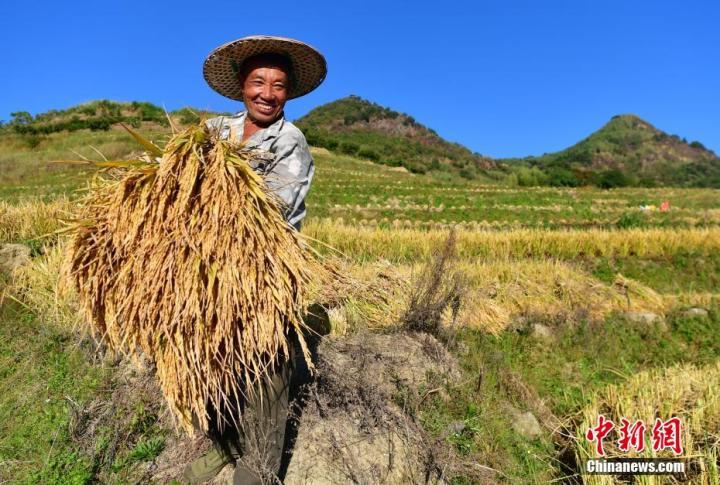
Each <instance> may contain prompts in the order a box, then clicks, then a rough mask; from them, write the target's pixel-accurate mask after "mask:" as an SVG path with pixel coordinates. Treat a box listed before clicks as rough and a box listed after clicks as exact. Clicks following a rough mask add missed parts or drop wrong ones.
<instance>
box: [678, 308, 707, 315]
mask: <svg viewBox="0 0 720 485" xmlns="http://www.w3.org/2000/svg"><path fill="white" fill-rule="evenodd" d="M682 316H684V317H707V316H708V311H707V310H706V309H704V308H699V307H693V308H688V309H687V310H684V311H683V312H682Z"/></svg>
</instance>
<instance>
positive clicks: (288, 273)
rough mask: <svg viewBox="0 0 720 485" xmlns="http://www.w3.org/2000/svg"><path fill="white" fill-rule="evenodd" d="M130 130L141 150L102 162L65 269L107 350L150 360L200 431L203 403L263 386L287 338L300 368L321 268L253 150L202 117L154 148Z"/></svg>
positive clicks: (235, 400) (285, 354) (170, 396)
mask: <svg viewBox="0 0 720 485" xmlns="http://www.w3.org/2000/svg"><path fill="white" fill-rule="evenodd" d="M130 131H131V130H130ZM131 134H132V135H133V136H134V137H135V138H136V139H137V140H138V141H140V142H141V143H142V144H143V146H144V147H145V149H146V150H148V152H149V154H148V155H147V156H145V157H143V158H141V159H139V160H132V161H124V162H105V163H102V164H100V165H104V166H107V167H110V170H111V172H114V173H115V176H114V177H113V178H112V179H111V180H107V179H104V180H102V181H99V182H97V183H96V185H95V186H94V187H93V188H92V190H91V191H90V193H89V195H88V196H87V198H86V200H85V204H84V208H83V209H82V212H81V214H80V217H79V219H78V220H77V221H76V223H75V225H74V227H73V230H72V232H73V238H72V241H71V242H70V244H69V245H68V250H67V257H66V265H65V268H64V274H66V275H67V277H68V280H69V281H70V282H71V284H72V286H74V288H75V290H76V292H77V295H78V299H79V303H80V306H81V308H82V309H83V311H84V313H85V317H86V320H87V321H88V322H89V324H90V326H91V328H92V330H94V331H95V332H96V333H97V334H98V335H99V336H100V337H101V338H102V339H103V340H104V341H105V342H106V343H107V344H108V346H109V347H110V348H111V349H113V350H117V351H121V352H125V353H127V354H133V353H135V352H137V351H138V350H141V351H142V352H143V353H144V354H146V355H147V356H148V357H150V358H151V359H152V360H153V361H154V362H155V365H156V368H157V376H158V379H159V382H160V386H161V388H162V390H163V393H164V395H165V398H166V400H167V402H168V404H169V407H170V409H171V410H172V412H173V413H174V415H175V417H176V418H177V419H178V420H179V422H180V424H181V425H182V426H183V427H184V428H185V429H186V430H187V431H188V432H189V433H190V434H193V425H192V421H193V416H194V417H196V418H197V421H198V423H199V425H200V427H201V428H202V429H203V430H207V429H208V420H209V417H210V416H209V413H208V411H207V409H208V406H209V405H211V406H212V408H214V409H216V410H220V409H227V408H230V409H239V407H238V405H239V404H240V403H241V402H242V400H243V399H245V398H246V397H247V396H249V395H251V394H253V393H255V392H260V391H259V389H260V388H259V387H258V386H257V384H258V382H259V381H260V380H261V379H262V378H263V377H264V376H265V375H266V373H267V372H268V371H269V370H270V369H272V367H273V366H274V365H276V364H277V363H278V362H279V361H280V360H281V359H287V358H289V356H290V347H291V345H292V343H291V341H290V337H291V335H292V334H295V335H297V338H298V339H299V341H300V346H301V348H302V351H303V353H304V356H305V358H306V360H308V363H309V353H308V350H307V347H306V345H305V342H304V340H303V338H302V331H301V330H302V328H303V323H302V316H303V313H304V311H305V308H306V295H307V288H308V286H309V283H310V280H311V275H312V274H313V272H314V271H316V270H317V269H319V268H320V265H319V263H318V262H317V260H315V258H314V255H313V253H311V251H310V249H309V247H308V246H307V245H305V244H304V243H303V241H302V240H301V238H300V236H299V234H298V233H297V232H296V231H295V230H294V229H292V228H291V227H290V226H289V225H288V224H287V222H286V221H285V219H284V218H283V216H282V213H281V207H280V204H281V203H280V201H279V200H278V199H276V198H275V197H274V196H273V195H272V194H271V193H270V192H268V189H267V187H266V186H265V183H264V180H263V179H262V178H261V177H260V176H259V175H257V174H256V173H255V172H254V171H253V170H252V168H251V167H250V165H249V163H251V162H254V161H257V157H259V156H262V154H259V153H258V152H256V151H250V150H248V149H245V148H243V147H242V145H238V144H236V143H232V142H229V141H223V140H219V139H218V138H217V137H216V135H215V134H212V133H209V132H208V131H207V129H206V128H205V127H204V125H203V124H201V125H199V126H194V127H190V128H188V129H186V130H185V131H183V132H181V133H179V134H176V135H174V136H173V137H172V138H171V139H170V141H169V142H168V143H167V145H166V147H165V148H164V149H162V150H161V149H160V148H158V147H157V146H155V145H153V144H152V143H150V142H149V141H147V140H145V139H143V138H142V137H140V135H138V134H137V133H135V132H132V131H131ZM153 158H154V159H155V160H156V161H159V163H155V162H154V161H153V160H152V159H153ZM118 168H121V169H122V170H118ZM217 414H218V421H220V422H221V423H224V418H223V416H220V415H219V414H220V411H217Z"/></svg>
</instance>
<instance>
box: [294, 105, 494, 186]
mask: <svg viewBox="0 0 720 485" xmlns="http://www.w3.org/2000/svg"><path fill="white" fill-rule="evenodd" d="M296 124H297V126H298V127H299V128H300V129H301V130H303V132H304V133H305V136H306V137H307V139H308V142H309V143H310V144H311V145H315V146H319V147H323V148H327V149H329V150H332V151H337V152H340V153H343V154H346V155H353V156H358V157H360V158H364V159H367V160H372V161H375V162H378V163H381V164H384V165H391V166H402V167H405V168H406V169H408V170H409V171H411V172H413V173H426V172H429V171H447V172H456V173H459V174H460V175H462V176H463V177H464V178H467V179H473V178H475V177H476V176H477V175H479V174H481V173H484V172H486V171H487V170H490V169H492V168H494V163H493V162H492V160H490V159H489V158H488V157H484V156H482V155H479V154H477V153H473V152H471V151H470V150H468V149H467V148H465V147H464V146H462V145H459V144H457V143H451V142H448V141H447V140H444V139H443V138H441V137H440V136H439V135H438V134H437V133H435V132H434V131H433V130H432V129H430V128H427V127H426V126H423V125H421V124H420V123H418V122H417V121H415V119H413V117H412V116H409V115H407V114H404V113H398V112H397V111H393V110H391V109H389V108H385V107H382V106H380V105H378V104H376V103H373V102H371V101H367V100H365V99H362V98H360V97H358V96H348V97H346V98H341V99H338V100H336V101H333V102H331V103H327V104H324V105H322V106H319V107H317V108H315V109H314V110H312V111H310V112H309V113H308V114H307V115H305V116H303V117H302V118H300V119H298V120H296Z"/></svg>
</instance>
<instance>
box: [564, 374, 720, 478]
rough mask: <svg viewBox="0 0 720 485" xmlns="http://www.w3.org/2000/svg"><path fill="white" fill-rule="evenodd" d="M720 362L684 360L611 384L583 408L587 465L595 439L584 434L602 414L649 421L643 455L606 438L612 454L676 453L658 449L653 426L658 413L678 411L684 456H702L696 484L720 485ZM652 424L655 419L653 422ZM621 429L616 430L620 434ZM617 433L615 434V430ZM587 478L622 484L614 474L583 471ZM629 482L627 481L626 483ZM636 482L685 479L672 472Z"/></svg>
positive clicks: (580, 452) (580, 445)
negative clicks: (684, 362)
mask: <svg viewBox="0 0 720 485" xmlns="http://www.w3.org/2000/svg"><path fill="white" fill-rule="evenodd" d="M719 388H720V363H715V364H711V365H708V366H707V367H696V366H693V365H681V366H676V367H671V368H667V369H663V370H651V371H647V372H643V373H641V374H638V375H636V376H633V377H632V378H630V379H629V380H628V381H627V382H626V383H624V384H621V385H611V386H608V387H607V388H606V389H603V391H602V392H601V393H599V394H598V395H596V396H595V398H594V400H593V403H592V404H591V405H590V406H588V407H587V408H586V409H585V410H584V412H583V420H582V422H581V423H580V425H579V427H578V428H577V431H576V442H577V446H576V455H577V460H578V463H580V464H584V462H585V460H586V459H587V458H588V457H595V456H596V452H595V450H594V443H591V442H589V441H587V440H586V439H585V438H584V433H585V432H586V431H587V429H589V428H590V427H593V426H596V425H597V419H598V414H604V415H605V417H606V418H608V419H610V420H612V421H613V422H614V423H616V424H618V423H619V422H620V418H621V417H623V416H624V417H626V418H627V419H628V420H630V422H634V421H635V420H637V419H642V420H644V422H645V424H646V426H647V429H646V443H645V444H646V447H645V451H643V452H642V453H640V454H639V455H638V454H637V453H636V452H634V451H633V452H632V453H631V455H625V454H624V453H622V452H619V451H618V449H617V448H616V444H615V443H616V441H615V440H616V437H615V436H614V435H613V436H612V438H611V437H610V436H608V438H606V439H605V440H604V443H605V452H606V454H607V456H608V457H611V456H620V455H623V456H643V457H656V456H673V455H672V454H670V455H667V453H668V452H667V451H665V452H663V453H660V454H658V452H655V451H653V449H652V441H651V437H650V430H651V429H652V423H654V421H655V418H656V417H659V418H660V419H662V420H667V419H669V418H671V417H674V416H677V417H679V418H680V421H681V425H682V446H683V449H684V453H683V455H682V456H683V458H691V459H693V458H694V459H697V460H695V461H697V463H698V465H699V467H700V469H699V470H698V475H697V476H695V477H693V480H692V483H697V484H708V485H710V484H715V483H718V480H720V470H719V469H718V461H717V460H718V457H719V456H720V396H719V395H718V389H719ZM648 423H650V424H648ZM615 432H616V431H613V433H615ZM611 434H612V433H611ZM583 482H584V483H587V484H593V485H610V484H615V483H621V482H619V481H618V480H616V479H615V478H613V477H611V476H583ZM623 483H624V482H623ZM635 483H643V484H648V485H650V484H652V485H654V484H660V483H679V482H678V481H676V480H675V479H673V478H671V477H668V476H643V477H636V480H635Z"/></svg>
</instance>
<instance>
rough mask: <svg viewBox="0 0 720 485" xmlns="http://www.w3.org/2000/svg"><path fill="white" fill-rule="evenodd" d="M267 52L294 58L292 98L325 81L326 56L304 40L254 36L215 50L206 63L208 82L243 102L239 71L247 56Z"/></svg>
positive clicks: (223, 93) (290, 93)
mask: <svg viewBox="0 0 720 485" xmlns="http://www.w3.org/2000/svg"><path fill="white" fill-rule="evenodd" d="M266 53H275V54H283V55H285V56H287V57H288V58H289V59H290V63H291V64H292V70H293V76H294V78H295V83H294V85H293V86H290V88H289V89H288V99H293V98H297V97H299V96H303V95H305V94H307V93H309V92H310V91H312V90H313V89H315V88H316V87H318V86H319V85H320V83H321V82H323V79H325V75H326V74H327V64H326V63H325V58H324V57H323V55H322V54H320V53H319V52H318V51H317V50H316V49H314V48H313V47H310V46H309V45H307V44H305V43H304V42H300V41H298V40H294V39H287V38H285V37H273V36H269V35H253V36H250V37H243V38H242V39H238V40H234V41H232V42H228V43H227V44H224V45H221V46H220V47H218V48H217V49H215V50H214V51H212V52H211V53H210V55H208V57H207V59H205V64H204V65H203V76H204V77H205V81H207V83H208V84H209V85H210V87H211V88H213V89H214V90H215V91H217V92H218V93H220V94H222V95H223V96H226V97H228V98H230V99H236V100H238V101H242V86H241V85H240V81H238V77H237V73H238V72H239V71H240V69H241V68H242V64H243V62H245V60H246V59H247V58H249V57H252V56H254V55H257V54H266Z"/></svg>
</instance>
